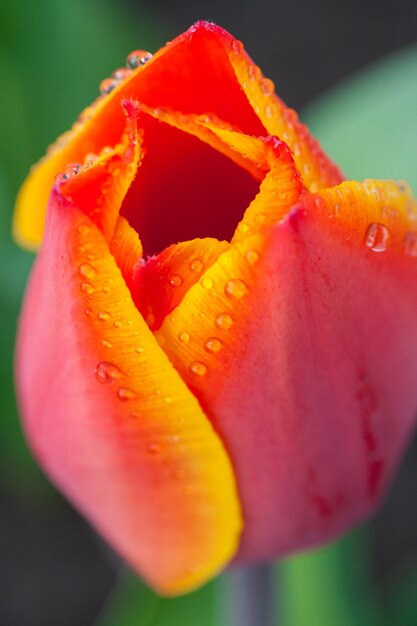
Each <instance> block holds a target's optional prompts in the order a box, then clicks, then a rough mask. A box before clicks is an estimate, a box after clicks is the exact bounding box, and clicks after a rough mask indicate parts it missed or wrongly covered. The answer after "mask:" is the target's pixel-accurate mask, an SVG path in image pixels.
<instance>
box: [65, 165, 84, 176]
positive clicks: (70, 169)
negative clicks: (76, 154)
mask: <svg viewBox="0 0 417 626" xmlns="http://www.w3.org/2000/svg"><path fill="white" fill-rule="evenodd" d="M81 168H82V165H81V164H80V163H72V164H71V165H68V166H67V167H66V168H65V172H64V173H63V174H62V179H63V180H68V179H69V178H73V177H74V176H76V175H77V174H79V173H80V170H81Z"/></svg>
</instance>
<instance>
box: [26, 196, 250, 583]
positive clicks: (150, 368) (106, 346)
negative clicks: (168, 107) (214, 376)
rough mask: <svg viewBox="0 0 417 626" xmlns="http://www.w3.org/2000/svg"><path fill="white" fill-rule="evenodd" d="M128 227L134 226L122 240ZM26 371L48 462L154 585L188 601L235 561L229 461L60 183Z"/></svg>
mask: <svg viewBox="0 0 417 626" xmlns="http://www.w3.org/2000/svg"><path fill="white" fill-rule="evenodd" d="M125 227H126V224H124V223H123V219H122V220H121V222H119V223H118V227H117V230H116V235H115V237H116V238H117V237H118V233H119V230H120V229H124V228H125ZM137 249H138V248H137ZM127 265H128V263H127ZM28 354H30V359H29V358H27V356H28ZM17 366H18V370H19V387H20V397H21V402H22V409H23V416H24V421H25V429H26V432H27V435H28V438H29V440H30V442H31V444H32V446H33V448H34V450H35V452H36V455H37V456H38V458H39V459H40V460H41V463H42V465H43V467H44V468H45V469H46V470H47V471H48V474H49V475H51V476H52V477H53V479H54V481H55V482H56V483H57V484H58V485H59V487H60V488H61V489H62V491H63V492H64V493H65V494H66V495H67V496H68V497H69V499H70V500H71V501H72V502H73V503H74V504H75V505H76V506H77V508H79V509H80V511H82V512H83V514H84V515H85V516H86V517H87V518H88V519H89V520H90V521H91V522H92V523H93V525H94V526H95V527H96V528H97V529H98V530H99V531H100V532H101V533H102V534H103V535H104V537H106V538H107V539H108V541H109V542H110V543H111V544H112V545H113V546H114V547H115V548H117V550H118V551H119V552H120V553H121V554H122V555H123V556H124V557H125V558H126V560H127V561H128V562H129V563H130V564H131V565H132V566H133V567H134V568H136V569H137V570H138V571H139V572H140V573H141V574H142V575H143V576H144V577H145V578H146V579H147V580H148V582H150V583H151V584H152V585H153V586H154V587H155V588H156V589H157V590H159V591H160V592H161V593H166V594H176V593H180V592H184V591H187V590H189V589H192V588H193V587H195V586H197V585H199V584H201V583H202V582H204V581H205V580H206V579H207V578H209V577H211V576H213V575H214V574H215V573H216V572H217V571H218V570H219V569H220V568H222V567H223V566H224V565H225V564H226V563H227V561H228V560H229V559H230V558H231V557H232V556H233V554H234V553H235V551H236V548H237V544H238V541H239V535H240V529H241V516H240V506H239V501H238V496H237V493H236V487H235V478H234V474H233V470H232V468H231V464H230V461H229V458H228V455H227V454H226V452H225V450H224V447H223V445H222V443H221V441H220V439H219V437H218V436H217V434H216V433H215V432H214V431H213V429H212V426H211V425H210V422H209V421H208V420H207V418H206V416H205V415H204V413H203V411H202V409H201V407H200V406H199V404H198V402H197V400H196V399H195V398H194V397H193V395H192V394H191V393H190V392H189V390H188V389H187V387H186V385H185V384H184V382H183V381H182V380H181V378H180V376H179V375H178V373H177V372H176V371H175V370H174V368H173V367H172V365H171V364H170V362H169V360H168V358H167V357H166V355H165V354H164V352H163V351H162V350H161V348H160V347H159V346H158V344H157V342H156V340H155V338H154V337H153V335H152V333H151V332H150V330H149V328H148V327H147V325H146V324H145V322H144V320H143V319H142V317H141V315H140V314H139V313H138V311H137V309H136V308H135V306H134V304H133V302H132V299H131V296H130V293H129V291H128V288H127V287H126V285H125V282H124V280H123V278H122V275H121V272H120V270H119V269H118V267H117V265H116V263H115V260H114V258H113V256H112V255H111V254H110V252H109V248H108V243H107V242H106V240H105V239H104V237H103V235H102V234H101V233H100V231H99V230H98V228H97V227H96V226H95V225H94V223H93V222H92V221H91V220H90V219H89V218H88V217H86V215H85V214H84V213H83V212H81V211H80V210H79V209H78V208H76V207H74V206H73V205H71V204H70V203H69V202H68V200H67V199H66V198H65V197H63V196H62V195H60V193H59V186H58V187H56V188H55V190H54V192H53V195H52V197H51V202H50V208H49V214H48V222H47V228H46V237H45V240H44V244H43V246H42V250H41V252H40V255H39V257H38V259H37V262H36V267H35V270H34V274H33V276H32V279H31V283H30V286H29V291H28V293H27V296H26V302H25V306H24V311H23V316H22V319H21V324H20V337H19V345H18V363H17Z"/></svg>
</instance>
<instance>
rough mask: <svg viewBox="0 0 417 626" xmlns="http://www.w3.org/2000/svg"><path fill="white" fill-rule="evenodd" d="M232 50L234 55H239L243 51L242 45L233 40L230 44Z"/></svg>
mask: <svg viewBox="0 0 417 626" xmlns="http://www.w3.org/2000/svg"><path fill="white" fill-rule="evenodd" d="M232 49H233V52H235V53H236V54H240V53H241V52H242V50H243V43H242V42H241V41H239V40H238V39H234V40H233V42H232Z"/></svg>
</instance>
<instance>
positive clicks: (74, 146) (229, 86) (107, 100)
mask: <svg viewBox="0 0 417 626" xmlns="http://www.w3.org/2000/svg"><path fill="white" fill-rule="evenodd" d="M220 31H221V32H223V31H222V29H219V28H218V27H216V26H214V25H213V24H209V23H205V22H199V23H197V24H196V25H194V26H192V27H191V28H190V29H189V30H188V31H187V32H185V33H183V34H182V35H180V36H179V37H177V38H176V39H175V40H174V41H172V42H171V43H170V44H167V45H166V46H165V47H164V48H162V49H161V50H159V51H158V52H157V53H156V54H155V55H154V57H153V59H152V60H151V61H150V62H149V63H147V64H146V65H144V66H141V67H138V68H137V69H136V70H135V71H134V72H133V73H132V75H131V76H130V78H128V79H127V80H125V81H124V82H122V83H120V85H119V86H118V87H116V89H114V90H113V91H112V92H111V93H110V94H108V95H107V96H104V97H101V98H99V99H98V100H97V101H96V102H95V103H94V104H93V105H92V106H91V107H88V109H86V111H85V112H84V113H83V114H82V115H81V116H80V118H79V120H77V122H76V123H75V125H74V126H73V128H72V130H71V131H69V132H68V133H65V135H63V136H62V137H60V138H59V139H58V141H57V142H56V144H55V145H53V146H52V147H51V148H50V149H49V151H48V154H47V155H46V157H44V158H43V159H42V160H41V161H40V162H39V163H38V165H37V166H36V167H35V168H33V170H32V172H31V174H30V176H29V177H28V179H27V180H26V182H25V184H24V185H23V187H22V189H21V191H20V194H19V197H18V202H17V207H16V214H15V221H14V233H15V236H16V238H17V239H18V241H20V242H21V243H22V245H26V246H28V247H32V248H33V247H36V246H38V245H39V243H40V241H41V239H42V233H43V227H44V221H45V213H44V209H43V207H46V205H47V199H48V195H49V190H50V188H51V186H52V183H53V180H54V177H55V175H56V174H57V173H58V172H60V171H63V170H64V169H65V167H66V166H67V164H69V163H77V162H81V163H82V162H83V160H84V157H85V155H86V154H87V153H91V152H92V153H99V152H101V150H102V149H103V148H104V147H106V146H112V145H115V144H116V143H117V142H118V141H119V138H120V136H121V134H122V132H123V127H124V119H123V115H122V112H121V109H120V101H121V100H123V99H134V100H137V101H140V102H143V103H145V104H146V105H148V106H150V107H159V106H161V107H163V106H168V107H170V108H173V109H176V110H179V111H182V112H183V113H195V114H199V113H200V114H201V113H214V114H215V115H217V116H218V117H220V118H221V119H224V120H225V121H227V122H230V123H232V124H234V125H236V126H238V127H239V128H240V129H241V130H242V131H243V132H247V133H248V134H258V135H260V134H263V132H264V128H263V126H262V123H261V122H260V121H259V119H258V117H257V115H256V114H255V112H254V111H253V109H252V107H251V106H250V104H249V102H248V100H247V98H246V96H245V94H244V93H243V91H242V89H241V87H240V85H239V83H238V81H237V79H236V76H235V73H234V71H233V68H232V66H231V64H230V62H229V59H228V56H227V51H226V49H225V47H224V45H223V40H222V39H221V38H219V36H218V32H220ZM33 197H36V198H37V210H36V211H35V210H34V207H33V202H32V198H33Z"/></svg>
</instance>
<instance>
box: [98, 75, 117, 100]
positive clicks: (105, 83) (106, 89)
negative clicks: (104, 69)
mask: <svg viewBox="0 0 417 626" xmlns="http://www.w3.org/2000/svg"><path fill="white" fill-rule="evenodd" d="M117 85H118V82H117V80H114V78H105V79H104V80H102V81H101V83H100V87H99V91H100V93H101V95H102V96H107V94H109V93H111V92H112V91H113V89H114V88H115V87H117Z"/></svg>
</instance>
